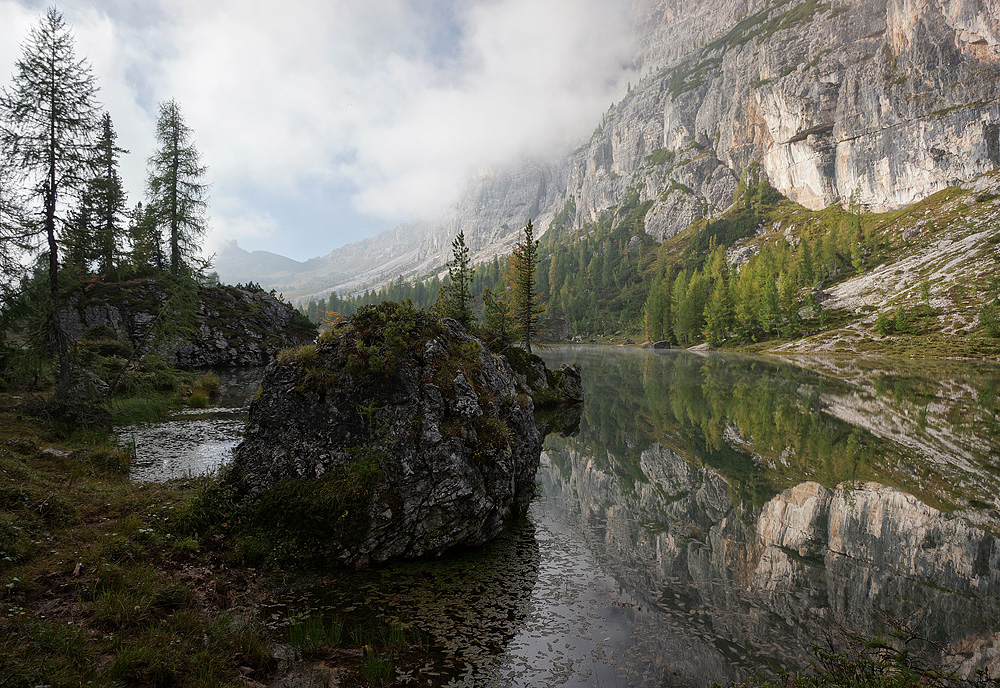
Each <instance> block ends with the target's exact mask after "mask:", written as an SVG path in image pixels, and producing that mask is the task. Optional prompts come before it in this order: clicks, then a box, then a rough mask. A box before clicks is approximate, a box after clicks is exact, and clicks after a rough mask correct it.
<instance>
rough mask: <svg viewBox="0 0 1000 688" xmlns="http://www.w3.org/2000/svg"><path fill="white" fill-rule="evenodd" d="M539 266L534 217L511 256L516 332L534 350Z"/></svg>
mask: <svg viewBox="0 0 1000 688" xmlns="http://www.w3.org/2000/svg"><path fill="white" fill-rule="evenodd" d="M537 266H538V240H537V239H535V237H534V227H533V226H532V224H531V220H528V224H527V225H525V227H524V237H523V238H522V239H521V241H519V242H518V243H517V245H516V246H514V252H513V254H512V255H511V257H510V277H511V279H510V282H511V285H510V286H511V291H510V298H511V310H512V315H513V318H514V326H515V328H516V331H517V334H518V335H519V337H520V339H521V343H522V344H524V348H525V349H527V350H528V353H531V340H532V339H534V338H535V335H536V334H537V333H538V315H539V310H540V309H539V307H538V290H537V289H536V288H535V287H536V283H535V268H536V267H537Z"/></svg>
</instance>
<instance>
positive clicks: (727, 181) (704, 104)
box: [568, 0, 1000, 239]
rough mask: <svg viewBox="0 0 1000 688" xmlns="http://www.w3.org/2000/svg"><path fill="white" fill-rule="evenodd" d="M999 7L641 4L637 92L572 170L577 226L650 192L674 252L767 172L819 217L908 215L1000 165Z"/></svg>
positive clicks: (894, 2) (899, 0)
mask: <svg viewBox="0 0 1000 688" xmlns="http://www.w3.org/2000/svg"><path fill="white" fill-rule="evenodd" d="M997 9H998V8H997V6H996V3H995V2H994V1H993V0H951V1H949V0H937V1H934V0H931V1H927V0H876V1H875V2H861V1H859V0H839V1H837V0H834V1H832V2H817V1H816V0H803V1H801V2H794V1H787V0H785V1H780V0H779V1H771V2H760V1H758V2H747V0H725V1H723V2H718V3H711V4H705V3H696V2H686V1H683V0H637V2H635V3H634V6H633V16H634V18H635V21H636V26H637V30H638V31H639V34H640V53H639V55H638V56H637V59H636V64H637V65H638V66H639V67H640V69H641V70H642V71H643V74H644V78H643V79H642V80H641V81H640V82H639V84H638V85H637V86H636V87H635V88H634V89H633V90H632V91H631V92H630V93H629V94H628V95H627V96H626V97H625V98H624V99H623V100H622V101H621V102H620V103H619V104H617V105H616V106H614V107H613V108H612V109H611V110H610V111H609V112H608V114H607V117H606V121H605V123H604V125H603V127H602V128H600V129H599V130H598V131H597V132H595V134H594V136H593V138H592V139H591V141H590V143H589V144H588V145H587V146H586V147H585V148H584V150H582V151H580V152H578V154H577V155H576V156H575V157H574V160H573V166H572V169H573V172H572V174H571V179H570V183H569V185H568V188H569V189H570V190H571V191H570V193H571V194H573V195H574V197H575V200H576V207H577V208H578V211H579V216H578V217H577V222H578V223H580V222H586V221H590V220H593V219H595V218H596V217H598V216H599V215H600V213H601V212H602V211H603V209H604V208H606V207H608V206H609V205H613V204H614V203H616V202H618V200H619V199H620V198H622V196H623V194H624V193H625V191H626V190H627V189H629V188H641V194H642V200H651V201H653V202H654V204H653V206H652V208H651V209H650V212H649V215H648V216H647V231H648V232H649V233H650V234H652V235H653V236H654V237H656V238H659V239H662V238H665V237H669V236H672V235H673V234H675V233H676V232H678V231H680V230H681V229H683V228H684V227H686V226H687V224H689V223H690V221H691V220H692V219H694V218H698V217H702V216H705V215H708V216H711V215H712V214H714V213H717V212H719V211H720V210H724V209H725V208H726V207H728V205H729V204H730V203H731V202H732V200H733V193H734V191H735V188H736V180H737V179H738V178H739V177H740V176H741V174H742V173H743V172H744V170H746V168H747V167H748V166H749V165H751V164H753V163H758V164H759V165H760V167H761V170H762V171H763V173H764V175H765V176H766V177H767V178H768V179H769V180H770V182H771V184H772V185H774V186H775V187H776V188H777V189H778V190H779V191H781V192H782V193H784V194H785V195H787V196H789V197H790V198H792V199H793V200H795V201H798V202H800V203H802V204H803V205H805V206H807V207H809V208H813V209H819V208H823V207H826V206H828V205H830V204H833V203H837V202H842V203H847V202H848V201H849V200H851V199H852V197H853V200H854V201H855V202H857V203H859V204H861V205H862V206H865V207H867V208H869V209H872V210H884V209H891V208H897V207H900V206H903V205H906V204H909V203H912V202H914V201H916V200H919V199H921V198H924V197H926V196H928V195H930V194H931V193H934V192H935V191H938V190H940V189H942V188H944V187H946V186H949V185H953V184H955V183H957V182H960V181H967V180H970V179H973V178H975V177H976V176H978V175H980V174H982V173H984V172H987V171H989V170H992V169H993V168H995V167H997V166H998V165H1000V139H998V136H1000V87H998V85H997V84H998V77H1000V41H998V35H1000V13H998V11H997Z"/></svg>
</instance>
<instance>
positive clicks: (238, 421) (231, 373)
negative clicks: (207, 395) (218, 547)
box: [117, 368, 264, 482]
mask: <svg viewBox="0 0 1000 688" xmlns="http://www.w3.org/2000/svg"><path fill="white" fill-rule="evenodd" d="M263 372H264V371H263V369H262V368H257V369H245V370H224V371H221V372H219V374H218V375H219V388H220V389H219V391H220V397H219V399H218V401H217V402H216V403H214V404H212V405H211V406H210V407H208V408H201V409H198V408H182V409H178V410H176V411H174V412H173V413H172V414H171V416H170V417H169V418H168V419H167V420H165V421H162V422H159V423H141V424H138V425H128V426H123V427H120V428H117V432H118V439H119V442H120V443H121V444H123V445H125V446H134V447H135V459H134V460H133V461H132V466H131V470H130V471H129V477H130V478H131V479H132V481H133V482H149V481H157V480H169V479H171V478H184V477H191V476H200V475H207V474H210V473H214V472H215V471H216V470H218V468H219V467H220V466H222V465H223V464H225V463H228V462H229V461H230V460H231V459H232V457H233V449H234V448H235V447H236V445H237V444H239V442H240V440H241V439H242V437H243V428H244V427H245V426H246V421H247V412H248V410H249V407H250V400H251V399H252V398H253V395H254V394H256V393H257V387H258V385H259V383H260V378H261V376H262V375H263Z"/></svg>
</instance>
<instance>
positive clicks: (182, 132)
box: [146, 99, 208, 275]
mask: <svg viewBox="0 0 1000 688" xmlns="http://www.w3.org/2000/svg"><path fill="white" fill-rule="evenodd" d="M191 135H192V131H191V128H190V127H188V126H187V125H186V124H185V123H184V117H183V116H182V115H181V110H180V106H179V105H178V104H177V101H176V100H172V99H171V100H168V101H166V102H164V103H160V114H159V117H158V118H157V120H156V140H157V142H158V143H159V148H158V149H157V150H156V152H154V153H153V155H152V156H150V158H149V161H148V165H149V176H148V178H147V180H146V186H147V189H148V195H149V207H150V208H151V209H152V213H153V215H154V216H155V218H156V221H157V223H158V224H159V225H160V226H162V227H163V228H164V230H165V232H166V235H167V243H168V246H169V249H170V256H169V260H170V273H171V274H173V275H179V274H181V273H182V272H185V271H190V270H192V265H191V262H190V261H191V260H192V259H193V258H194V257H195V254H196V253H197V251H198V248H199V243H198V242H199V239H201V237H202V236H203V235H204V234H205V229H206V224H205V210H206V208H207V205H208V204H207V201H206V196H207V195H208V185H207V184H205V183H204V182H203V181H202V180H203V179H204V177H205V173H206V172H207V171H208V168H207V167H205V166H204V165H202V164H201V155H200V154H199V153H198V149H197V148H195V146H194V143H193V142H192V137H191Z"/></svg>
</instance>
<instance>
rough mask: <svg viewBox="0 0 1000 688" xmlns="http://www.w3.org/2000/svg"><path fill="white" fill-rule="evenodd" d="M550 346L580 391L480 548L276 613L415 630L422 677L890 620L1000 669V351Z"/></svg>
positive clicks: (674, 679)
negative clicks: (515, 512) (978, 354)
mask: <svg viewBox="0 0 1000 688" xmlns="http://www.w3.org/2000/svg"><path fill="white" fill-rule="evenodd" d="M542 355H543V357H544V358H545V359H546V360H547V362H548V363H549V364H550V365H558V364H561V363H563V362H566V361H576V362H578V363H580V364H581V365H582V367H583V379H584V387H585V390H586V404H585V405H584V407H583V409H582V412H581V413H580V416H579V419H578V420H577V419H575V418H570V419H568V422H567V419H565V418H564V419H563V421H564V422H563V427H564V429H565V428H571V430H570V431H569V432H570V434H569V435H568V436H567V435H561V434H559V433H551V434H549V436H548V437H547V438H546V442H545V449H544V452H543V455H542V461H541V467H540V469H539V473H538V484H539V497H538V499H537V500H536V501H535V502H534V504H533V505H532V507H531V511H530V513H529V515H528V518H526V519H524V520H523V521H521V522H519V523H516V524H514V525H513V526H512V527H511V528H509V529H508V531H507V532H506V533H505V534H504V535H503V536H502V537H501V538H500V539H498V540H497V541H495V542H494V543H492V544H490V545H488V546H486V547H484V548H482V549H479V550H475V551H469V552H462V553H459V554H456V555H453V556H449V557H446V558H443V559H441V560H438V561H434V562H424V563H416V564H399V565H394V566H389V567H386V568H384V569H381V570H378V571H373V572H365V573H354V572H343V571H338V572H331V573H329V574H316V575H315V576H313V577H310V578H309V579H302V580H298V581H296V582H294V583H293V584H290V585H289V587H288V588H287V589H286V590H284V591H282V595H283V602H282V603H281V604H280V605H279V607H278V608H276V609H275V610H274V614H275V615H276V616H275V618H276V619H284V618H287V616H289V615H298V614H323V615H326V616H330V617H337V618H340V619H344V620H346V622H347V624H348V626H350V625H351V624H352V623H367V622H370V621H371V620H372V619H374V618H381V619H384V620H386V621H400V622H402V623H403V624H405V625H407V626H409V627H411V628H414V629H419V630H420V631H421V632H422V633H423V635H424V637H425V638H427V651H426V656H425V657H423V658H422V659H421V660H420V662H419V663H418V664H417V665H414V666H407V667H402V668H401V671H404V672H407V675H408V676H410V677H411V678H413V679H414V681H419V684H420V685H433V686H444V685H469V686H472V685H475V686H539V685H593V686H708V685H710V684H711V683H712V682H713V681H719V682H723V681H726V680H728V679H731V678H735V677H738V676H740V675H743V674H745V673H746V672H748V671H756V670H762V669H763V670H768V669H775V668H780V667H793V668H794V667H800V666H804V665H806V664H808V662H809V661H810V660H811V659H812V655H811V649H812V647H813V646H815V645H817V644H820V645H823V644H825V643H826V641H827V637H828V635H829V634H830V632H834V633H835V632H836V631H837V630H838V629H847V630H850V631H860V632H863V633H876V632H879V631H881V630H884V629H885V628H887V625H889V624H891V623H892V622H893V620H897V621H902V622H905V624H906V626H907V627H908V628H909V629H910V630H911V631H912V632H913V633H914V634H915V635H918V636H920V637H921V638H924V639H927V640H928V641H932V642H933V644H934V645H931V644H930V643H914V650H921V651H927V652H931V651H934V652H936V650H932V648H934V647H938V648H943V649H944V651H945V654H947V655H948V661H949V662H950V664H951V665H952V666H954V667H955V668H957V669H960V670H963V671H968V670H972V669H974V668H978V667H989V668H992V669H993V671H994V673H996V672H997V671H998V670H1000V666H998V659H997V658H998V657H1000V547H998V546H997V541H996V537H995V536H994V533H996V532H997V529H998V524H1000V513H998V511H997V509H998V506H1000V505H998V501H997V495H998V494H1000V422H998V412H1000V368H998V367H996V366H989V365H974V364H969V363H964V362H963V363H958V362H940V363H939V362H926V361H921V362H917V363H913V364H909V363H906V362H885V361H870V360H860V361H859V360H848V359H818V358H812V357H810V358H802V359H800V360H779V359H775V358H766V359H765V358H754V357H740V356H731V355H721V354H714V353H713V354H708V355H696V354H693V353H688V352H683V351H670V352H663V353H661V352H652V351H643V350H634V349H610V348H598V347H564V348H559V349H556V350H551V351H547V352H543V353H542ZM175 421H176V422H178V423H181V422H183V420H182V419H175V420H172V421H170V423H173V422H175ZM196 422H201V421H196ZM168 425H169V424H168ZM179 432H180V434H185V433H184V432H183V431H179ZM168 434H169V433H168ZM187 434H196V433H187ZM165 442H166V441H165V440H159V441H155V440H154V442H153V443H154V444H157V445H164V444H165ZM137 446H138V440H137ZM203 446H208V447H209V449H210V451H209V453H211V451H214V450H211V447H214V446H215V445H212V444H211V443H209V444H208V445H203ZM213 456H215V455H214V454H213ZM218 460H219V459H217V458H215V459H209V460H206V462H205V465H209V464H211V463H212V462H213V461H215V462H216V463H217V461H218ZM221 460H225V458H223V459H221ZM154 463H157V465H158V466H161V467H163V469H162V470H160V469H157V470H159V471H160V472H159V473H155V471H153V472H150V473H148V475H154V473H155V476H154V477H157V479H158V478H159V477H167V475H166V473H167V472H168V471H167V468H166V466H167V464H170V463H171V462H170V461H168V460H167V459H165V458H162V457H161V458H158V459H156V461H155V462H154ZM171 465H172V464H171ZM185 465H187V466H190V465H191V463H190V461H189V462H187V463H186V464H185ZM415 685H416V683H415Z"/></svg>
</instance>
